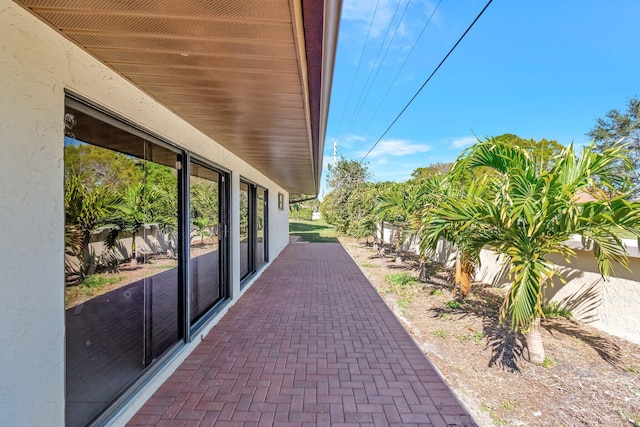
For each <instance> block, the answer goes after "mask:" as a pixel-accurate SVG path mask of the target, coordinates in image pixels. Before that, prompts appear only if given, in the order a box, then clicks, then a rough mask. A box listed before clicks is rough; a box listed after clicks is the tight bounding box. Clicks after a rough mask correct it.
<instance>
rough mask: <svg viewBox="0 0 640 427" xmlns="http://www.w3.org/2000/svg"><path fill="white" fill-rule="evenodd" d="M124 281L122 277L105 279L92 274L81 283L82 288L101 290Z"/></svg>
mask: <svg viewBox="0 0 640 427" xmlns="http://www.w3.org/2000/svg"><path fill="white" fill-rule="evenodd" d="M121 280H122V276H111V277H104V276H100V275H98V274H92V275H90V276H87V277H85V279H84V280H83V281H82V283H80V286H82V287H83V288H92V289H94V288H100V287H102V286H104V285H112V284H114V283H118V282H119V281H121Z"/></svg>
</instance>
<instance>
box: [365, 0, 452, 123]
mask: <svg viewBox="0 0 640 427" xmlns="http://www.w3.org/2000/svg"><path fill="white" fill-rule="evenodd" d="M440 3H442V0H439V1H438V4H437V5H436V7H435V8H434V9H433V12H431V15H429V19H428V20H427V23H426V24H424V26H423V27H422V30H421V31H420V34H419V35H418V38H417V39H416V40H415V41H414V42H413V44H412V45H411V48H410V49H409V53H408V54H407V56H405V58H404V61H402V65H400V68H399V69H398V72H397V73H396V75H395V76H394V77H393V80H391V83H390V84H389V87H387V90H386V92H385V93H384V95H383V96H382V99H381V100H380V102H379V103H378V105H377V106H376V109H375V111H374V112H373V114H372V115H371V118H369V121H368V122H367V125H366V126H365V127H364V130H363V131H362V134H365V133H366V132H367V129H369V125H371V122H372V121H373V119H374V118H375V116H376V114H377V113H378V110H380V107H381V106H382V104H383V103H384V101H385V99H387V95H389V92H390V91H391V88H392V87H393V84H394V83H395V82H396V80H398V76H399V75H400V73H401V72H402V70H404V66H405V65H406V64H407V61H408V60H409V58H410V57H411V54H412V53H413V50H414V49H415V47H416V46H417V44H418V42H419V41H420V39H421V38H422V35H423V34H424V33H425V31H426V29H427V27H428V26H429V24H430V23H431V20H432V19H433V16H434V15H435V14H436V12H437V11H438V8H439V7H440Z"/></svg>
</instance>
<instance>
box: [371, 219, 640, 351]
mask: <svg viewBox="0 0 640 427" xmlns="http://www.w3.org/2000/svg"><path fill="white" fill-rule="evenodd" d="M382 235H384V236H385V242H386V243H394V242H395V240H394V237H395V238H396V239H397V236H398V231H397V230H396V229H395V228H394V227H392V226H388V225H386V224H385V225H384V230H383V229H382V227H381V226H380V225H379V226H378V238H381V236H382ZM624 243H625V246H626V248H627V252H628V254H629V268H630V271H629V270H626V269H625V268H624V267H622V266H620V265H616V266H615V267H614V274H613V275H612V277H611V278H609V279H608V280H605V279H604V278H603V277H602V276H601V275H600V273H599V272H598V267H597V264H596V259H595V256H594V254H593V251H592V250H590V249H588V248H584V247H583V246H582V242H581V239H580V238H579V237H577V238H574V239H573V240H572V241H571V242H570V245H571V246H572V247H573V248H574V250H575V252H576V256H575V257H573V258H571V260H570V262H567V261H566V260H565V259H564V258H563V257H560V256H553V257H550V259H551V261H553V262H554V264H555V265H556V270H557V271H558V273H559V274H560V275H561V276H562V277H564V278H565V279H566V283H562V282H560V281H559V280H555V283H553V284H552V285H551V286H547V288H546V290H545V301H546V302H552V301H555V302H557V303H558V304H559V305H560V306H561V307H563V308H566V309H568V310H570V311H571V313H572V314H573V316H574V317H575V318H576V319H578V320H580V321H582V322H584V323H587V324H589V325H591V326H593V327H595V328H598V329H600V330H602V331H604V332H607V333H609V334H611V335H615V336H618V337H620V338H624V339H626V340H629V341H631V342H634V343H636V344H640V250H639V248H638V244H637V241H636V240H634V239H625V240H624ZM402 249H403V250H406V251H410V252H414V253H418V241H417V240H415V239H414V240H412V241H405V242H404V243H403V244H402ZM450 255H451V246H450V245H448V244H446V242H442V244H439V245H438V250H437V251H435V253H433V254H431V256H430V258H431V259H432V260H433V261H436V262H439V263H442V264H444V263H446V262H447V260H448V259H449V257H450ZM475 280H476V281H478V282H483V283H488V284H490V285H493V286H497V287H508V286H509V285H510V284H511V282H510V278H509V275H508V271H507V268H506V266H505V264H504V258H502V257H499V256H498V255H497V254H496V253H495V252H493V251H492V250H490V249H483V250H482V253H481V254H480V268H479V269H478V271H477V273H476V277H475Z"/></svg>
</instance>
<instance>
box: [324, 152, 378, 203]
mask: <svg viewBox="0 0 640 427" xmlns="http://www.w3.org/2000/svg"><path fill="white" fill-rule="evenodd" d="M328 170H329V172H328V176H327V184H329V187H331V188H333V189H334V190H338V191H341V192H345V193H348V194H351V192H352V191H353V189H354V188H356V187H357V186H358V185H359V184H362V183H363V182H365V181H367V180H368V179H369V178H370V174H369V171H368V169H367V165H366V164H365V163H361V162H358V161H357V160H346V159H344V158H340V160H338V163H336V166H335V167H333V166H332V165H331V164H330V165H329V167H328Z"/></svg>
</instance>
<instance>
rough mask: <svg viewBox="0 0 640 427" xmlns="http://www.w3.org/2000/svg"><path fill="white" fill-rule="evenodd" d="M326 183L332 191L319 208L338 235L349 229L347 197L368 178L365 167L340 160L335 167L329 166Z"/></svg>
mask: <svg viewBox="0 0 640 427" xmlns="http://www.w3.org/2000/svg"><path fill="white" fill-rule="evenodd" d="M328 169H329V174H328V177H327V183H328V184H329V186H330V187H331V188H333V191H332V192H331V193H329V194H328V195H327V196H326V197H325V198H324V200H323V201H322V204H321V206H320V210H321V212H322V215H323V217H324V218H325V220H326V221H327V222H328V223H329V224H333V225H335V227H336V231H338V232H339V233H346V232H347V230H348V229H349V222H350V221H351V219H352V218H351V216H350V214H349V210H348V206H347V205H348V202H349V197H351V195H352V194H353V192H354V190H355V189H356V188H357V187H358V186H359V185H360V184H362V183H364V182H365V181H367V179H368V178H369V171H368V170H367V166H366V165H365V164H363V163H360V162H358V161H356V160H345V159H343V158H341V159H340V160H339V161H338V163H337V164H336V166H335V167H333V166H331V165H329V168H328Z"/></svg>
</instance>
